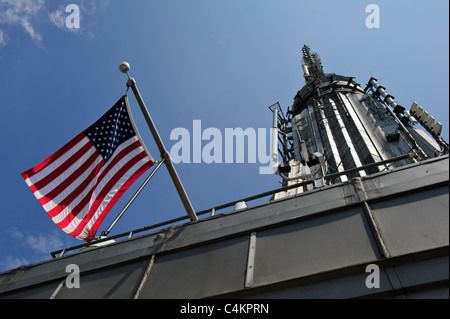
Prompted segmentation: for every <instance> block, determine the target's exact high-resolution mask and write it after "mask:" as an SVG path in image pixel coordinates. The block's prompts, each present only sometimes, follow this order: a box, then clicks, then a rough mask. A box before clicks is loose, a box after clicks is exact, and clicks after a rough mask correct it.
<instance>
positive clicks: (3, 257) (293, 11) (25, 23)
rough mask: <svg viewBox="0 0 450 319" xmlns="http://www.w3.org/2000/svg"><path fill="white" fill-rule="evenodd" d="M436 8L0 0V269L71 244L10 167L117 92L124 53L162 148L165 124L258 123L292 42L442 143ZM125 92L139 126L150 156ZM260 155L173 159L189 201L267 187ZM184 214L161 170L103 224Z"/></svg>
mask: <svg viewBox="0 0 450 319" xmlns="http://www.w3.org/2000/svg"><path fill="white" fill-rule="evenodd" d="M370 3H375V4H377V5H378V6H379V8H380V28H379V29H368V28H367V27H366V25H365V20H366V17H367V15H368V13H366V12H365V8H366V6H367V5H368V4H370ZM68 4H76V5H78V6H79V8H80V17H81V21H80V28H79V29H75V30H74V29H68V28H67V27H66V26H65V23H64V21H65V18H66V17H67V16H68V15H69V13H66V12H65V8H66V6H67V5H68ZM448 6H449V4H448V1H446V0H433V1H400V0H396V1H384V0H383V1H381V0H380V1H371V2H369V1H344V0H342V1H331V0H322V1H312V0H311V1H310V0H302V1H300V0H277V1H274V0H272V1H269V0H258V1H256V0H240V1H236V0H226V1H225V0H184V1H181V0H178V1H175V0H164V1H148V0H145V1H144V0H133V1H118V0H109V1H106V0H103V1H100V0H99V1H87V0H72V1H50V0H34V1H33V0H0V70H1V71H0V83H1V86H0V93H1V96H2V100H1V103H0V104H1V110H2V116H1V117H0V152H1V156H0V163H1V168H2V169H1V170H0V177H1V180H2V183H1V184H0V188H1V189H0V196H1V202H2V203H3V207H2V210H1V212H0V215H1V217H2V218H1V222H0V271H3V270H6V269H10V268H14V267H18V266H21V265H24V264H30V263H34V262H38V261H42V260H45V259H49V258H50V254H49V253H50V252H51V251H54V250H58V249H61V248H64V247H68V246H73V245H77V244H79V243H81V242H80V241H78V240H76V239H73V238H71V237H70V236H68V235H66V234H65V233H63V232H62V231H61V230H59V228H57V226H56V225H54V224H53V222H52V221H51V220H50V218H49V217H48V216H47V214H46V213H45V211H44V210H43V209H42V207H41V206H40V205H39V203H38V202H37V201H36V199H35V198H34V196H33V195H32V193H31V192H30V190H29V189H28V187H27V185H26V184H25V183H24V181H23V179H22V178H21V176H20V173H21V172H23V171H25V170H27V169H29V168H31V167H32V166H34V165H36V164H38V163H39V162H40V161H42V160H43V159H45V158H46V157H48V156H49V155H51V154H52V153H53V152H55V151H56V150H57V149H58V148H60V147H61V146H63V145H64V144H65V143H67V142H68V141H69V140H70V139H71V138H73V137H74V136H75V135H76V134H78V133H79V132H81V131H82V130H84V129H85V128H87V127H88V126H90V125H91V124H92V123H94V122H95V121H96V120H97V119H98V118H99V117H100V116H101V115H102V114H103V113H104V112H106V110H108V109H109V108H110V107H111V106H112V105H113V104H114V103H115V102H116V101H117V100H118V99H119V98H120V97H121V96H122V95H123V94H124V92H125V89H126V87H125V84H126V76H125V75H123V74H121V73H120V72H119V71H118V64H119V63H120V62H121V61H122V60H127V61H128V62H129V63H130V64H131V75H132V76H133V77H134V78H135V79H136V81H137V85H138V87H139V89H140V91H141V94H142V96H143V98H144V100H145V102H146V104H147V106H148V108H149V111H150V113H151V115H152V117H153V120H154V121H155V123H156V126H157V128H158V130H159V133H160V135H161V137H162V139H163V141H164V143H165V145H166V147H167V148H168V149H169V150H170V148H171V147H172V146H173V145H174V144H175V143H176V141H172V140H170V133H171V132H172V130H174V129H175V128H178V127H182V128H186V129H187V130H189V131H190V132H192V126H193V120H201V123H202V129H206V128H208V127H214V128H218V129H219V130H220V131H222V132H224V130H225V128H237V127H241V128H243V129H245V128H255V129H257V128H269V127H270V126H271V112H270V111H269V110H268V109H267V107H268V106H270V105H271V104H273V103H275V102H277V101H279V102H280V104H281V106H282V108H283V110H286V108H287V107H288V106H290V105H291V104H292V101H293V97H294V96H295V94H296V93H297V91H298V90H299V89H300V88H301V87H302V86H303V84H304V80H303V76H302V72H301V48H302V46H303V45H304V44H308V45H309V46H310V47H311V49H312V51H313V52H317V53H319V55H320V56H321V58H322V62H323V65H324V69H325V72H328V73H332V72H334V73H337V74H343V75H348V76H355V77H356V81H358V82H359V83H361V84H362V86H364V85H365V84H366V83H367V81H368V80H369V79H370V77H371V76H374V77H376V78H378V80H379V82H380V84H381V85H383V86H384V87H386V90H387V92H388V93H390V94H391V95H393V96H394V97H395V99H396V101H397V102H398V103H399V104H401V105H403V106H405V107H407V108H409V106H410V105H411V103H412V102H413V101H417V102H418V103H419V105H422V106H423V107H424V108H425V109H426V110H427V111H428V112H429V113H430V114H431V115H433V116H434V117H435V118H436V119H437V120H438V121H440V122H441V123H442V124H443V126H444V129H443V133H442V135H443V137H444V139H445V140H446V141H448V139H449V130H448V127H449V123H448V117H449V114H448V112H449V90H448V86H449V83H448V82H449V81H448V79H449V64H448V63H449V62H448V61H449V40H448V39H449V34H448V32H449V31H448V30H449V28H448V27H449V16H448V12H449V8H448ZM129 97H130V103H131V109H132V112H133V115H134V119H135V121H136V124H137V126H138V129H139V132H140V134H141V136H142V138H143V140H144V141H145V143H146V145H147V148H148V149H149V150H150V152H151V153H152V154H153V156H154V157H155V158H157V159H158V158H159V153H158V151H157V148H156V146H155V144H154V142H153V139H152V136H151V134H150V132H149V130H148V127H147V126H146V123H145V120H144V119H143V116H142V114H141V113H140V110H139V107H138V105H137V103H136V101H135V99H134V96H132V94H130V95H129ZM203 143H204V144H205V143H206V142H203ZM204 144H203V145H204ZM260 166H261V164H260V163H242V164H240V163H231V164H225V163H222V164H217V163H212V164H205V163H180V164H177V165H176V169H177V171H178V174H179V175H180V177H181V180H182V182H183V184H184V186H185V188H186V190H187V193H188V195H189V197H190V200H191V202H192V205H193V206H194V209H195V210H197V211H199V210H203V209H206V208H210V207H213V206H215V205H219V204H223V203H226V202H230V201H233V200H237V199H240V198H243V197H246V196H250V195H254V194H257V193H260V192H264V191H267V190H271V189H274V188H277V187H279V185H280V184H279V178H278V177H276V176H274V175H260V174H259V167H260ZM147 174H148V173H147ZM147 174H146V175H145V176H147ZM142 181H143V178H141V179H140V180H139V181H138V182H137V183H135V185H134V186H133V187H132V188H131V189H130V190H129V191H128V193H127V194H125V195H124V196H123V197H122V199H121V200H120V201H119V202H118V203H117V205H116V207H115V208H114V209H113V210H112V211H111V213H110V215H109V216H108V217H107V219H106V220H105V222H104V224H103V226H102V227H101V228H100V231H102V230H104V229H106V227H107V226H108V225H109V223H110V222H111V221H112V219H113V218H114V217H115V216H116V215H117V213H118V212H119V211H120V209H121V208H122V207H123V206H124V205H125V203H126V202H127V200H128V199H129V198H130V197H131V196H132V194H133V193H134V191H135V190H136V189H137V187H138V186H139V185H140V184H141V182H142ZM184 214H185V212H184V208H183V206H182V204H181V201H180V200H179V199H178V195H177V193H176V191H175V188H174V186H173V184H172V182H171V180H170V177H169V174H168V172H167V170H166V169H165V168H164V167H162V168H161V169H160V170H159V171H158V173H157V174H156V175H155V177H154V178H153V179H152V180H151V182H150V183H149V184H148V185H147V187H146V188H145V189H144V191H143V192H142V193H141V195H140V196H139V197H138V198H137V199H136V201H135V202H134V203H133V204H132V206H131V207H130V209H129V210H128V212H127V213H126V214H125V216H124V217H123V218H122V219H121V220H120V222H119V223H118V224H117V225H116V227H115V228H114V229H113V232H112V233H111V235H113V234H118V233H122V232H125V231H128V230H132V229H135V228H139V227H143V226H147V225H151V224H154V223H158V222H161V221H165V220H167V219H171V218H175V217H178V216H182V215H184Z"/></svg>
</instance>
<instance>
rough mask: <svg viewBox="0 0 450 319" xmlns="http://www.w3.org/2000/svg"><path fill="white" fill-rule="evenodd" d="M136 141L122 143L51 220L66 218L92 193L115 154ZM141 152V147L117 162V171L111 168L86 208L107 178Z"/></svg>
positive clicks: (132, 139) (58, 221)
mask: <svg viewBox="0 0 450 319" xmlns="http://www.w3.org/2000/svg"><path fill="white" fill-rule="evenodd" d="M136 140H137V138H136V137H133V138H130V139H128V140H127V141H125V142H124V143H122V144H121V145H120V146H119V147H118V148H117V149H116V152H115V153H114V155H113V156H112V157H111V159H110V160H109V161H108V163H106V165H105V166H103V167H102V169H101V170H100V172H99V173H98V174H97V176H96V178H95V179H93V180H92V181H91V182H90V183H89V184H88V185H87V187H86V188H85V189H84V190H83V192H81V193H80V195H78V196H77V197H76V198H75V199H74V200H73V201H72V202H71V203H70V204H68V205H67V207H66V208H65V209H64V210H62V211H61V212H60V213H59V214H58V215H56V216H54V217H53V218H52V220H53V221H54V222H55V223H60V222H61V221H62V220H63V219H64V218H66V217H67V216H68V215H69V214H70V213H71V211H72V209H74V208H75V207H76V206H77V205H78V204H79V203H80V202H81V201H82V200H83V198H85V197H86V196H87V195H88V194H89V193H91V192H92V189H93V187H94V186H95V184H96V183H97V181H98V178H99V177H100V176H101V175H102V174H103V172H104V171H105V169H108V167H109V166H110V165H109V164H111V163H112V162H113V160H114V158H115V157H116V156H117V154H119V153H120V152H121V151H122V150H123V149H124V148H126V147H128V146H130V145H131V144H133V143H134V142H136ZM141 151H142V150H141V147H138V148H136V149H135V150H134V151H133V152H131V153H129V154H127V155H126V156H125V157H124V158H122V159H121V160H120V161H119V162H117V164H116V165H115V166H114V167H117V169H115V168H112V169H111V171H109V172H108V174H106V175H105V177H104V178H103V179H102V181H101V182H100V183H99V185H97V187H96V189H95V190H94V193H93V194H92V197H91V199H90V201H89V203H88V204H87V206H86V207H90V206H91V205H92V203H93V201H94V200H95V199H96V198H97V194H98V193H99V192H100V191H101V190H102V189H103V187H104V185H105V184H106V183H107V182H108V180H109V176H113V175H114V174H115V172H117V170H118V169H120V168H121V167H122V166H123V165H125V164H126V163H127V162H128V161H129V160H130V159H132V158H133V157H134V156H135V155H133V154H134V153H135V152H138V153H140V152H141ZM73 190H74V189H70V190H69V191H70V192H72V191H73ZM70 192H69V194H70ZM54 204H56V205H55V206H57V205H59V203H54ZM86 207H85V208H83V210H85V209H86Z"/></svg>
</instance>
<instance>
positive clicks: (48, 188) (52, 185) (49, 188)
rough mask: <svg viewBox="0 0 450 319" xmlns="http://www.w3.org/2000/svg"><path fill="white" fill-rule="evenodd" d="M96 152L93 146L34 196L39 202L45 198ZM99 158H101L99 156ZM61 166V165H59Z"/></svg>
mask: <svg viewBox="0 0 450 319" xmlns="http://www.w3.org/2000/svg"><path fill="white" fill-rule="evenodd" d="M96 152H97V150H96V148H95V146H94V145H92V147H91V148H90V149H89V151H87V152H86V153H85V154H83V156H81V157H80V158H79V159H78V160H77V161H76V162H74V163H73V164H72V165H71V166H70V167H68V168H67V169H66V170H65V171H64V172H62V173H61V174H60V175H59V176H57V177H56V178H55V179H54V180H53V181H51V182H50V183H48V184H47V185H45V186H44V187H42V188H40V189H38V190H36V191H35V192H34V196H36V198H37V199H38V200H39V199H40V198H41V197H43V196H46V195H47V194H48V193H50V192H51V191H52V190H54V189H55V188H56V187H58V186H59V185H60V184H61V182H62V181H65V180H66V179H67V178H68V177H69V176H70V175H72V174H73V173H74V172H75V171H76V170H77V169H78V168H79V167H80V166H81V165H83V164H84V162H86V161H87V160H88V159H89V157H91V155H92V154H94V153H96ZM100 157H101V156H100ZM60 165H61V164H60Z"/></svg>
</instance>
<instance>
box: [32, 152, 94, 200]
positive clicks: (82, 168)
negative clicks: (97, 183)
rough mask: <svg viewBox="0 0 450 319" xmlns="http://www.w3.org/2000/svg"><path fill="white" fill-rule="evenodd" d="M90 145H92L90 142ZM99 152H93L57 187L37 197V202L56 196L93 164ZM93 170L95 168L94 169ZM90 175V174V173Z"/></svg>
mask: <svg viewBox="0 0 450 319" xmlns="http://www.w3.org/2000/svg"><path fill="white" fill-rule="evenodd" d="M91 146H92V147H94V145H92V144H91ZM99 156H100V155H99V154H98V153H97V152H95V153H93V154H92V155H91V156H90V157H89V158H88V159H87V160H86V162H84V163H83V165H81V166H80V167H79V168H77V169H76V170H75V171H74V172H73V173H72V174H70V176H69V177H67V178H66V179H65V180H63V181H62V183H60V184H59V185H58V186H57V187H55V188H53V189H52V190H51V191H50V192H49V193H47V194H45V195H43V196H42V197H41V198H40V199H39V203H41V205H42V206H44V205H45V204H47V203H48V202H50V201H51V200H53V199H54V198H55V197H56V196H58V195H59V194H60V193H61V192H62V191H64V190H65V189H66V188H67V187H69V186H70V184H72V183H73V182H74V181H75V180H76V179H77V178H79V177H80V176H81V175H83V173H85V172H86V171H87V169H89V167H91V165H92V164H94V162H95V160H96V159H98V158H99ZM94 171H95V169H94ZM90 175H92V174H90Z"/></svg>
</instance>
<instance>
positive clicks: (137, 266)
mask: <svg viewBox="0 0 450 319" xmlns="http://www.w3.org/2000/svg"><path fill="white" fill-rule="evenodd" d="M147 264H148V260H142V261H139V262H135V263H131V264H126V265H122V266H119V267H115V268H111V269H105V268H103V269H101V270H100V271H96V272H93V273H89V274H86V275H84V274H83V272H81V275H80V288H71V289H69V288H67V287H66V286H65V285H64V286H63V287H62V288H61V290H60V291H59V293H58V294H57V295H56V297H55V299H97V298H126V299H130V298H132V297H133V295H134V293H135V292H136V290H137V287H138V285H139V282H140V279H141V277H142V274H143V273H144V270H145V268H146V266H147ZM81 271H82V269H81ZM56 287H57V284H55V286H54V289H56Z"/></svg>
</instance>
